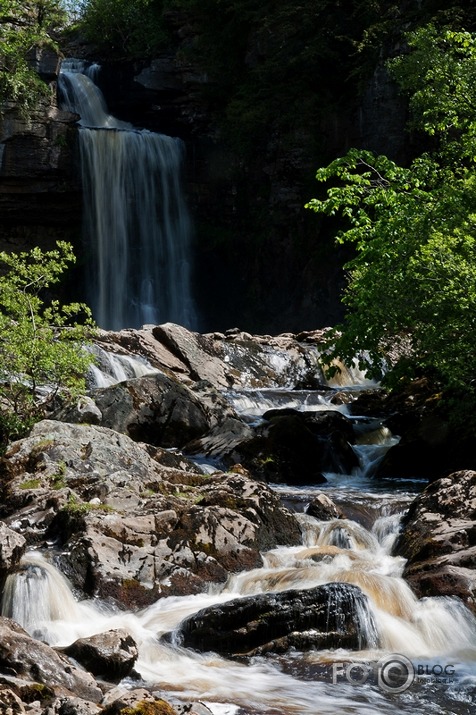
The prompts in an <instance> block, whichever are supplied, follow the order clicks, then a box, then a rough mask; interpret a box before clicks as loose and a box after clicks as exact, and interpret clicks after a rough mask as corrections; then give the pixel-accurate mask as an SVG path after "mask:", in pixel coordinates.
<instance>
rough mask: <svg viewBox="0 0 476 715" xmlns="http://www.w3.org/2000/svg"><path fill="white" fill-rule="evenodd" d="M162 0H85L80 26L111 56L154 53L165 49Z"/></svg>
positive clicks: (136, 55)
mask: <svg viewBox="0 0 476 715" xmlns="http://www.w3.org/2000/svg"><path fill="white" fill-rule="evenodd" d="M162 11H163V0H84V3H83V7H82V11H81V29H82V31H83V32H84V33H85V35H86V37H87V38H88V39H89V40H90V41H91V42H93V43H94V44H95V45H96V46H97V47H98V48H99V50H101V51H107V53H108V56H111V55H113V56H115V57H121V58H124V57H127V58H136V57H141V58H144V57H152V56H153V55H154V53H156V52H158V51H160V50H161V49H163V46H164V42H165V38H166V34H165V32H164V28H163V23H162V20H161V16H162Z"/></svg>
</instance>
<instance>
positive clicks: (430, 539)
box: [395, 471, 476, 612]
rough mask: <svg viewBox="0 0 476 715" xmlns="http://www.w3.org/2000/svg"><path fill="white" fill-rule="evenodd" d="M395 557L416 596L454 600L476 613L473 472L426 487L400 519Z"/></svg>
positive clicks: (475, 482) (475, 480)
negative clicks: (399, 558) (402, 559)
mask: <svg viewBox="0 0 476 715" xmlns="http://www.w3.org/2000/svg"><path fill="white" fill-rule="evenodd" d="M395 553H396V554H398V555H400V556H404V557H405V558H406V559H407V564H406V566H405V571H404V577H405V578H406V579H407V580H408V581H409V583H410V584H411V586H412V587H413V589H414V590H415V591H416V593H417V595H418V596H442V595H447V596H459V597H460V598H462V599H463V601H464V602H465V603H466V605H467V606H468V607H469V608H471V609H472V610H473V611H475V612H476V472H473V471H462V472H456V473H454V474H451V475H450V476H448V477H444V478H442V479H439V480H437V481H435V482H433V483H431V484H430V485H429V486H428V487H427V488H426V489H425V490H424V492H423V493H422V494H420V495H419V496H418V497H417V498H416V499H415V500H414V502H412V504H411V506H410V509H409V510H408V512H407V514H406V515H405V517H404V518H403V521H402V530H401V534H400V536H399V538H398V540H397V542H396V545H395Z"/></svg>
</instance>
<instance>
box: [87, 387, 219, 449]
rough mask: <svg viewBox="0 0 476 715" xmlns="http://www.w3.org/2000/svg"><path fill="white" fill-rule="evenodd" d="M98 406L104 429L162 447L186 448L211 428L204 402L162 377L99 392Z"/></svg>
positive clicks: (97, 395) (95, 400)
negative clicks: (185, 446) (190, 442)
mask: <svg viewBox="0 0 476 715" xmlns="http://www.w3.org/2000/svg"><path fill="white" fill-rule="evenodd" d="M94 402H95V404H96V407H97V409H98V410H99V412H100V413H101V415H102V417H101V420H100V424H101V425H102V426H104V427H108V428H110V429H113V430H115V431H117V432H121V433H123V434H127V435H129V436H130V437H131V438H132V439H134V440H137V441H141V442H147V443H149V444H153V445H160V446H161V447H183V446H184V445H185V444H186V443H187V442H189V441H191V440H193V439H196V438H198V437H201V436H202V435H204V434H205V433H206V432H207V431H208V430H209V428H210V426H211V423H210V418H209V416H208V414H207V410H206V408H204V406H203V404H202V402H201V400H200V399H199V398H198V397H197V396H196V395H195V394H194V393H193V392H192V391H191V390H190V389H189V388H188V387H187V386H185V385H181V384H180V383H179V382H177V380H173V379H171V378H169V377H167V376H166V375H163V374H161V373H157V374H155V375H150V376H145V377H139V378H136V379H133V380H129V381H128V382H121V383H120V384H118V385H113V386H112V387H108V388H104V389H102V390H96V391H95V393H94Z"/></svg>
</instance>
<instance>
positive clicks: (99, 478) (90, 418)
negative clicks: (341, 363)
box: [0, 324, 476, 715]
mask: <svg viewBox="0 0 476 715" xmlns="http://www.w3.org/2000/svg"><path fill="white" fill-rule="evenodd" d="M321 342H322V331H316V332H309V333H302V334H300V335H291V334H286V335H281V336H277V337H271V336H251V335H249V334H246V333H243V332H241V331H239V330H232V331H229V332H228V333H227V334H221V333H213V334H209V335H199V334H197V333H192V332H190V331H187V330H185V329H184V328H181V327H180V326H176V325H172V324H167V325H163V326H150V327H149V326H146V327H145V328H143V329H142V330H134V331H132V330H125V331H121V332H120V333H103V334H102V335H101V336H100V340H99V341H98V344H97V347H96V348H95V351H96V353H97V356H98V360H97V365H96V368H95V371H94V372H93V373H92V375H91V379H90V385H91V389H90V391H89V393H88V395H85V396H84V397H83V398H81V399H80V400H78V401H77V402H75V403H74V404H63V405H60V406H57V409H56V411H55V413H52V414H51V415H49V419H45V420H44V421H42V422H40V423H38V424H37V425H35V427H34V428H33V429H32V431H31V433H30V435H29V436H28V437H26V438H25V439H22V440H20V441H18V442H15V443H13V444H11V445H10V446H9V448H8V450H7V452H6V454H5V456H4V458H3V459H2V463H1V489H2V500H1V508H0V509H1V510H0V518H1V521H0V578H1V583H2V590H3V604H4V605H3V613H4V618H2V619H1V621H0V627H1V629H2V638H1V639H0V642H1V644H2V645H1V648H0V705H1V706H2V708H3V710H2V712H5V713H7V714H8V715H9V714H10V713H12V715H13V714H14V713H32V715H33V714H34V715H36V714H38V715H90V714H91V713H96V712H101V713H107V714H108V715H116V714H117V715H163V714H165V715H167V714H173V713H190V715H193V713H195V715H205V714H206V713H209V712H210V710H209V709H208V706H206V705H204V704H203V703H202V704H200V703H199V702H198V700H194V701H193V702H192V701H190V702H189V703H188V704H186V703H184V702H181V703H179V702H177V701H172V702H168V701H167V700H168V699H167V694H166V693H163V692H159V690H160V689H153V688H152V689H151V688H150V687H148V688H146V689H144V688H143V685H144V683H143V682H142V681H141V679H140V675H139V674H137V673H136V671H135V662H136V659H137V646H136V643H135V641H134V638H133V637H132V636H131V635H130V634H129V633H128V632H127V629H125V630H121V629H112V630H108V631H107V632H105V633H104V634H102V635H101V634H99V635H96V636H93V637H90V638H86V639H84V638H83V639H79V640H78V642H76V643H74V645H73V644H69V645H68V647H52V646H50V645H47V644H46V643H44V642H41V640H37V639H35V638H34V637H33V635H35V633H34V628H33V631H32V629H31V628H29V627H28V626H27V625H26V624H22V625H24V627H25V629H24V628H21V627H20V626H19V625H18V624H17V623H16V622H15V621H14V620H12V619H14V618H15V614H17V613H18V610H15V607H14V601H15V596H14V591H12V589H13V588H14V587H13V586H12V583H14V579H15V574H23V580H24V583H25V584H32V583H33V581H34V580H35V579H37V580H41V579H42V578H46V576H45V574H46V575H47V568H48V566H47V563H51V564H54V565H55V566H56V567H57V568H59V570H60V571H61V572H62V573H63V574H64V575H66V576H67V578H68V580H69V583H70V584H71V587H72V589H73V592H74V594H75V597H76V598H77V599H80V600H81V599H82V600H85V599H86V600H92V601H93V602H98V603H102V604H103V605H104V608H107V609H112V610H113V611H114V612H124V613H125V612H128V611H133V612H137V611H138V610H139V609H144V608H147V607H150V606H151V605H152V604H155V603H157V602H159V601H160V600H161V599H165V601H164V602H168V601H167V599H170V598H173V597H183V596H191V597H193V596H194V595H195V597H200V598H201V597H202V596H201V595H202V594H206V593H208V592H210V589H212V590H213V588H216V587H217V585H219V584H225V583H227V582H228V581H229V579H230V578H231V577H232V576H233V575H235V574H238V573H240V572H245V571H252V570H255V569H261V568H262V567H263V566H266V564H267V563H268V562H267V561H266V564H265V563H264V560H263V559H264V558H268V557H264V556H263V555H264V554H266V553H270V552H273V549H276V548H277V547H278V546H279V547H286V548H288V549H291V550H292V549H293V548H297V547H298V545H300V544H302V538H303V537H302V533H303V522H302V518H300V517H299V514H296V513H295V512H294V511H292V510H291V509H289V508H288V507H286V506H284V504H283V502H282V501H281V499H280V497H279V495H278V493H277V492H276V490H275V489H273V487H272V486H270V485H274V484H277V483H278V484H279V483H281V484H294V485H298V486H299V485H311V486H313V487H315V485H317V484H322V485H324V486H323V488H325V485H326V482H327V476H326V475H328V473H332V474H336V473H337V474H339V473H340V474H343V475H348V474H350V473H352V472H353V471H354V473H355V472H356V470H358V467H359V458H358V454H359V452H358V446H359V445H365V444H372V443H375V442H376V441H378V438H379V437H378V435H381V434H382V433H384V432H385V430H388V426H387V425H389V424H393V425H397V424H398V426H399V429H400V435H401V437H402V439H401V440H400V445H395V446H393V447H390V449H389V450H388V452H387V454H386V456H385V457H384V459H383V461H380V463H379V465H380V466H379V465H378V464H377V465H376V466H375V468H374V470H373V477H372V478H373V479H375V480H376V481H377V482H378V480H379V479H380V477H381V475H384V476H386V477H387V480H389V479H394V478H397V477H398V474H392V475H390V474H389V469H390V467H389V465H390V464H392V450H393V451H394V454H396V455H397V458H396V459H397V460H401V455H402V449H401V444H402V442H403V445H405V444H406V443H407V444H408V443H411V442H412V439H413V438H412V435H415V434H416V435H417V439H418V440H419V444H423V445H425V444H426V447H425V449H426V448H427V449H428V453H430V451H431V446H432V445H433V446H434V443H435V440H439V442H438V450H437V453H438V454H440V452H442V451H444V444H445V441H444V440H445V439H448V434H449V429H448V430H446V431H445V429H440V430H439V431H436V430H435V431H433V432H431V430H429V429H427V428H425V425H426V424H428V423H429V422H431V420H432V419H433V420H434V419H436V418H435V415H434V413H432V412H431V410H430V404H431V400H430V399H429V398H428V396H427V395H426V394H425V395H423V396H422V397H421V399H420V398H419V399H417V400H416V404H415V406H414V409H413V410H410V409H409V405H408V401H406V402H404V403H402V404H400V405H399V404H397V403H395V402H391V401H389V400H388V399H387V398H385V397H384V396H382V395H381V394H380V393H379V391H378V390H376V387H375V386H374V385H371V384H369V383H367V382H366V381H365V379H364V377H363V376H361V375H360V374H358V372H357V371H354V372H353V373H350V372H349V371H345V370H343V372H342V373H341V375H340V376H339V377H338V378H337V380H335V381H334V382H333V383H329V382H328V381H327V380H326V378H325V376H324V374H323V372H322V370H321V367H320V360H319V346H320V344H321ZM121 361H122V363H121ZM119 364H121V365H122V368H121V369H125V368H126V367H127V366H128V368H129V374H130V378H129V379H125V380H124V379H122V380H120V381H119V382H118V381H117V380H118V377H117V370H118V365H119ZM140 366H142V367H140ZM132 375H140V376H136V377H132ZM122 377H127V375H126V374H124V375H122ZM356 382H358V383H360V384H359V386H358V387H359V389H358V391H357V392H356V391H355V390H353V391H351V390H349V385H351V384H354V386H355V383H356ZM98 384H100V385H102V386H98ZM258 393H259V395H260V397H261V399H265V398H266V399H268V398H269V399H270V400H271V397H272V396H273V395H274V394H275V393H277V394H279V396H280V399H281V402H278V406H277V407H275V408H273V409H270V410H268V411H266V412H264V414H261V415H260V416H259V418H258V417H257V415H256V414H254V413H253V409H252V407H253V406H252V405H251V407H250V404H251V403H250V400H251V399H252V398H253V396H254V397H256V395H257V394H258ZM283 395H284V397H285V399H284V401H283ZM245 398H246V399H247V400H248V403H247V408H246V409H244V408H243V405H244V401H245ZM286 400H287V402H286ZM414 402H415V401H414ZM240 405H241V408H240V407H239V406H240ZM365 412H367V413H368V414H367V415H365ZM362 413H364V416H363V415H362ZM357 416H359V417H358V419H357ZM438 419H439V420H440V423H441V421H442V418H441V417H438ZM425 439H426V442H425ZM356 447H357V449H356ZM448 453H449V457H448V459H447V460H446V461H442V460H441V459H440V460H435V463H434V464H433V465H432V464H431V463H430V464H428V463H426V464H425V470H426V471H427V472H429V474H422V473H421V471H420V468H419V466H418V463H417V464H414V463H412V462H411V461H409V462H407V463H406V465H405V469H406V471H405V470H403V469H402V470H401V471H402V473H401V476H411V477H412V478H417V479H418V478H420V479H422V478H423V477H427V478H428V477H429V478H430V479H431V483H430V484H429V486H428V487H427V488H426V489H425V490H424V491H423V492H422V494H421V495H420V496H419V497H417V499H416V500H415V501H414V502H413V503H412V504H411V506H410V509H409V511H408V513H407V514H406V516H405V517H404V518H403V522H402V528H401V532H400V535H399V537H398V538H397V540H396V545H395V547H394V555H395V556H400V557H403V558H404V559H406V565H405V571H404V575H405V577H406V578H407V580H408V583H409V584H410V585H411V587H412V588H413V589H414V592H415V593H416V594H417V596H418V597H422V596H430V597H431V596H439V595H444V596H454V595H456V596H458V597H459V598H460V599H462V601H463V602H464V603H465V604H466V606H467V607H468V608H469V609H472V610H474V611H476V600H475V589H476V576H475V574H476V563H475V559H476V541H475V536H474V535H475V533H476V528H475V520H476V472H475V471H470V468H471V467H473V466H474V464H473V463H471V460H470V459H469V460H468V462H464V460H465V459H466V457H465V456H464V455H463V456H461V460H463V463H462V462H461V461H458V460H457V459H455V457H454V450H449V452H448ZM395 463H396V462H395V461H394V462H393V464H395ZM204 464H206V468H204V467H203V465H204ZM453 465H455V466H456V467H457V468H458V469H460V470H461V469H462V468H463V467H466V469H465V470H464V471H451V467H452V466H453ZM379 469H380V474H379ZM387 484H391V481H387ZM420 484H421V486H420V488H422V487H423V486H424V484H423V482H421V483H420ZM313 509H314V512H313ZM316 510H317V511H316ZM313 513H314V517H317V518H318V519H319V520H320V521H326V520H327V521H329V523H334V522H339V520H340V523H341V524H342V525H345V522H346V517H347V516H348V515H347V514H346V513H345V510H344V511H343V510H342V508H340V507H338V506H336V505H335V504H334V503H333V502H332V501H331V500H329V498H328V497H326V496H325V495H321V496H320V497H318V498H317V499H316V500H315V501H314V504H313V505H312V506H311V507H310V508H309V514H310V516H309V518H311V519H312V518H314V517H312V516H311V515H312V514H313ZM340 531H341V532H342V529H341V530H340ZM344 531H345V529H344ZM341 538H342V537H341ZM337 547H338V549H342V548H346V547H345V544H343V543H336V544H335V545H334V546H332V544H331V545H329V546H328V547H326V548H327V551H325V552H323V553H321V552H319V554H320V555H319V559H321V558H324V559H332V558H334V556H336V555H337V552H333V551H332V549H333V548H334V549H336V548H337ZM32 550H34V552H35V553H41V554H43V555H44V556H45V557H46V559H47V562H45V563H46V565H45V564H43V563H42V562H36V561H35V560H34V558H33V561H32V557H31V551H32ZM306 558H310V557H309V556H307V557H306ZM312 558H314V559H316V558H318V554H317V552H316V553H315V554H314V555H313V557H312ZM337 581H338V584H337V586H336V588H334V587H333V586H332V584H331V585H330V586H329V587H326V588H324V587H321V586H318V587H316V588H317V590H315V592H314V595H313V597H312V599H311V600H312V606H311V605H310V602H309V598H308V597H309V593H310V592H308V591H307V589H304V590H302V589H301V591H299V590H297V591H290V590H286V591H284V592H283V593H279V591H280V589H279V586H278V587H276V588H274V589H272V591H273V592H272V593H271V594H263V595H261V596H259V597H258V596H256V597H254V596H249V597H247V598H248V600H247V599H243V600H240V603H239V604H235V602H234V601H228V603H226V604H222V605H220V606H219V607H215V606H213V608H214V609H215V610H213V609H212V610H211V611H209V612H207V613H204V614H203V615H200V617H199V619H198V621H197V619H196V618H195V616H193V615H190V617H189V618H188V620H186V621H184V624H183V626H182V630H181V632H182V636H181V638H182V639H183V643H184V645H185V646H190V647H192V648H195V647H197V646H196V644H197V643H200V644H201V645H200V646H199V649H203V648H204V649H205V650H216V651H218V652H221V653H224V654H228V655H233V654H239V655H240V656H243V655H244V656H246V657H251V656H252V655H253V654H255V655H256V654H263V653H279V652H285V651H286V650H288V649H289V648H290V647H295V648H298V649H301V650H306V649H308V648H315V647H318V648H335V647H347V648H350V649H351V650H352V649H355V648H356V647H357V644H358V642H359V638H362V632H360V634H359V628H357V631H356V623H358V622H359V621H358V618H357V619H354V618H350V619H347V620H346V618H343V617H342V618H341V617H340V616H339V617H338V618H337V621H338V622H337V621H335V620H334V621H333V620H332V619H331V620H329V615H328V614H329V613H333V614H334V616H336V613H337V614H339V613H343V612H345V613H347V614H352V613H353V610H352V609H357V612H358V613H360V614H362V613H363V611H362V609H364V611H365V609H366V608H367V602H366V598H367V596H366V594H365V589H364V591H362V579H361V580H360V582H358V581H357V582H355V583H353V582H352V583H351V584H349V583H348V584H345V585H343V584H342V583H340V585H339V579H337ZM359 583H360V585H359ZM336 592H337V593H338V594H339V598H340V599H341V601H342V603H344V602H345V603H346V604H347V605H344V606H342V609H343V610H342V611H339V610H338V608H337V606H336V603H337V601H336ZM283 594H285V595H283ZM16 598H17V601H18V595H17V597H16ZM234 604H235V605H234ZM352 604H353V605H352ZM356 604H357V605H356ZM17 605H18V603H17ZM351 606H352V607H351ZM237 614H241V615H240V616H239V618H238V616H237ZM326 614H327V616H326ZM336 617H337V616H336ZM230 619H231V620H230ZM240 619H241V620H240ZM27 620H28V619H27ZM370 620H371V619H370ZM225 621H226V622H227V624H228V625H227V626H226V628H228V629H229V631H227V630H226V628H225V626H224V625H223V623H224V622H225ZM368 621H369V619H368V618H367V622H368ZM257 623H260V624H261V626H260V628H258V627H257V626H256V624H257ZM367 625H368V623H367ZM197 629H198V630H197ZM360 630H361V629H360ZM204 633H207V634H208V635H203V634H204ZM369 633H370V635H369ZM177 637H178V636H177ZM372 637H373V636H372V629H371V628H370V631H368V632H367V638H370V641H371V640H372ZM174 638H175V636H174ZM319 644H320V645H319ZM124 678H126V679H127V680H126V681H123V679H124ZM120 681H122V682H123V684H122V685H120V686H118V685H117V683H118V682H120ZM124 683H125V685H126V687H124ZM114 684H116V685H114ZM169 700H170V698H169Z"/></svg>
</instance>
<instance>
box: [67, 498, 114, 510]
mask: <svg viewBox="0 0 476 715" xmlns="http://www.w3.org/2000/svg"><path fill="white" fill-rule="evenodd" d="M64 510H65V511H67V512H69V513H70V514H89V513H91V512H94V511H100V512H106V513H109V514H110V513H114V512H115V511H116V509H114V507H112V506H110V505H109V504H90V503H89V502H80V501H78V499H77V497H76V496H74V495H71V496H70V497H69V499H68V501H67V503H66V506H65V507H64Z"/></svg>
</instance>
